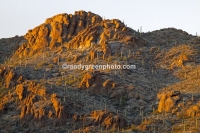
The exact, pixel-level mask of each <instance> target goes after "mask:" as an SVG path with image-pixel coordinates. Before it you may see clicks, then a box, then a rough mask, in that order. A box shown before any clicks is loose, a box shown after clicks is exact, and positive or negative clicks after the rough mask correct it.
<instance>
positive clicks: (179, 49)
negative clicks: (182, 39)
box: [155, 44, 197, 69]
mask: <svg viewBox="0 0 200 133" xmlns="http://www.w3.org/2000/svg"><path fill="white" fill-rule="evenodd" d="M196 54H197V51H196V50H195V49H193V48H192V47H191V46H189V45H185V44H183V45H179V46H175V47H173V48H171V49H170V50H169V51H167V52H161V53H159V54H158V55H157V56H156V58H155V59H158V58H159V56H164V57H162V58H161V59H160V60H159V62H158V63H157V65H158V66H160V67H161V68H164V69H173V68H176V67H177V68H183V67H184V62H186V61H192V60H191V57H192V56H194V55H196Z"/></svg>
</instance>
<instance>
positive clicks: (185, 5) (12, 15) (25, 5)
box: [0, 0, 200, 38]
mask: <svg viewBox="0 0 200 133" xmlns="http://www.w3.org/2000/svg"><path fill="white" fill-rule="evenodd" d="M78 10H85V11H91V12H93V13H96V14H99V15H100V16H105V18H106V19H113V18H117V19H120V20H121V21H123V20H124V22H125V23H126V24H127V26H129V27H131V28H133V29H135V30H137V29H139V28H140V26H142V30H143V31H144V32H148V31H154V30H159V29H162V28H168V27H174V28H177V29H182V30H184V31H186V32H188V33H189V34H193V35H195V34H196V32H197V34H198V35H200V0H123V1H122V0H100V1H98V0H57V1H55V0H0V38H7V37H13V36H15V35H24V34H25V33H26V32H27V31H28V30H29V29H33V28H34V27H36V26H38V25H40V24H42V23H43V22H45V20H46V18H49V17H52V16H54V15H56V14H59V13H68V14H69V13H72V14H74V12H75V11H78Z"/></svg>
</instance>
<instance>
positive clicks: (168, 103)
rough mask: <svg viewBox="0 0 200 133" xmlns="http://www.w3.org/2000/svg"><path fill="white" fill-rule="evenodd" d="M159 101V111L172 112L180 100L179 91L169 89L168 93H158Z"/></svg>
mask: <svg viewBox="0 0 200 133" xmlns="http://www.w3.org/2000/svg"><path fill="white" fill-rule="evenodd" d="M157 97H158V99H159V100H160V101H159V104H158V111H159V112H171V111H172V109H173V108H174V107H175V106H176V105H177V102H178V101H180V92H179V91H168V92H166V93H160V94H158V95H157Z"/></svg>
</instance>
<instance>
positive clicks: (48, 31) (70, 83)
mask: <svg viewBox="0 0 200 133" xmlns="http://www.w3.org/2000/svg"><path fill="white" fill-rule="evenodd" d="M199 45H200V38H199V37H196V36H192V35H189V34H188V33H187V32H185V31H182V30H178V29H175V28H166V29H161V30H157V31H153V32H148V33H139V32H136V31H135V30H133V29H131V28H129V27H126V25H125V24H124V23H123V22H121V21H120V20H118V19H112V20H109V19H106V20H105V19H103V18H102V17H100V16H99V15H97V14H94V13H92V12H85V11H77V12H75V13H74V15H72V14H66V13H65V14H58V15H56V16H53V17H51V18H48V19H47V20H46V21H45V22H44V23H43V24H41V25H39V26H38V27H36V28H34V29H31V30H29V31H28V32H27V34H26V35H24V36H22V37H18V36H16V37H13V38H8V39H5V38H4V39H0V46H1V49H0V55H1V56H0V60H1V65H0V123H1V124H0V131H1V132H2V133H3V132H28V133H29V132H30V133H32V132H49V133H51V132H52V133H55V132H59V133H62V132H73V133H76V132H85V133H96V132H147V133H150V132H159V133H161V132H166V133H167V132H175V133H179V132H184V131H190V132H199V131H200V130H199V128H200V126H199V115H200V111H199V107H200V104H199V100H200V97H199V96H200V91H199V89H198V88H199V87H200V85H199V69H200V66H199V63H200V60H199V59H200V58H199V50H200V49H199ZM63 64H68V65H80V64H82V65H107V64H111V65H112V64H113V65H114V64H116V65H135V66H136V68H134V69H116V68H115V69H91V68H89V69H86V68H84V69H69V68H68V69H64V68H63Z"/></svg>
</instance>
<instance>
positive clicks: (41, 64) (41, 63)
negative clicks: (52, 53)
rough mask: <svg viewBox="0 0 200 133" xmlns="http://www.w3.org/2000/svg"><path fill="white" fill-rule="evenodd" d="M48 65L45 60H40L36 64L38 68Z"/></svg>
mask: <svg viewBox="0 0 200 133" xmlns="http://www.w3.org/2000/svg"><path fill="white" fill-rule="evenodd" d="M45 65H48V63H47V62H46V61H43V62H40V63H38V64H37V66H38V67H39V68H40V67H42V66H45Z"/></svg>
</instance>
